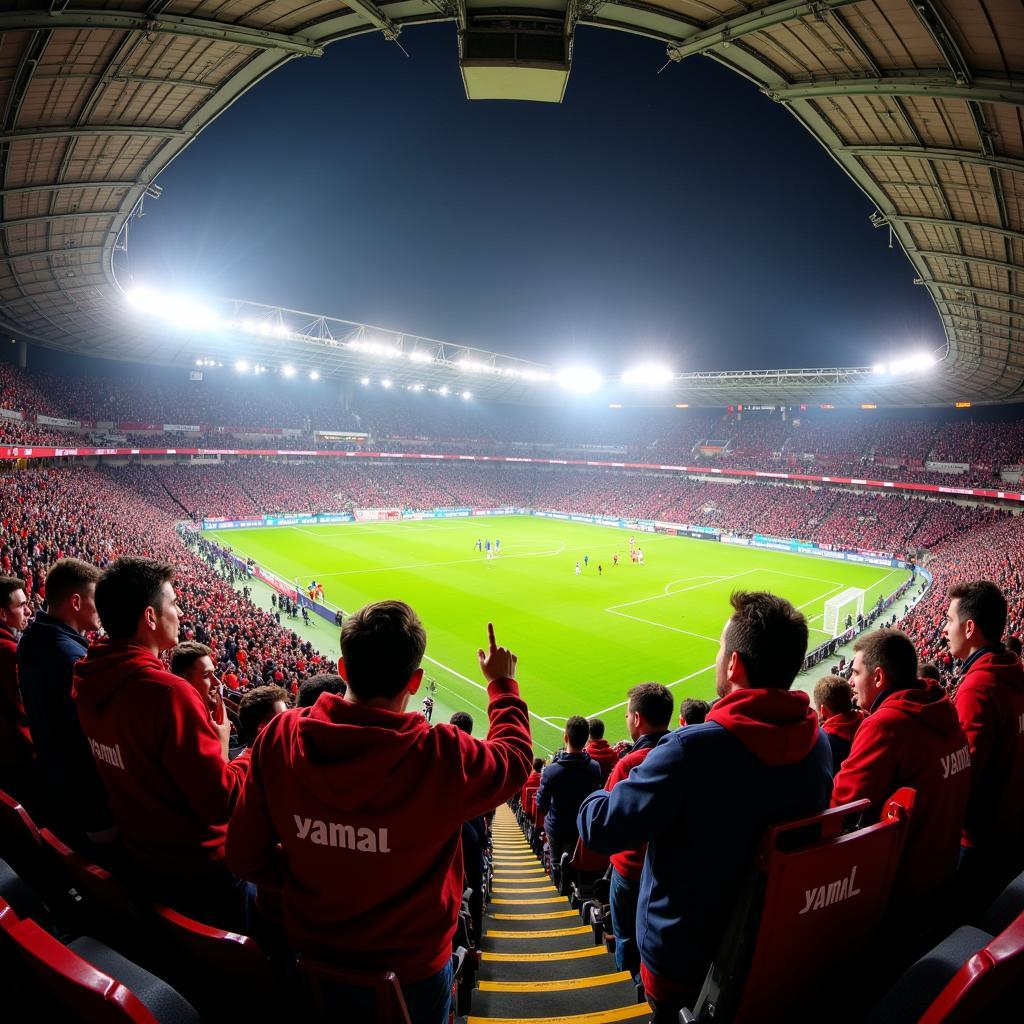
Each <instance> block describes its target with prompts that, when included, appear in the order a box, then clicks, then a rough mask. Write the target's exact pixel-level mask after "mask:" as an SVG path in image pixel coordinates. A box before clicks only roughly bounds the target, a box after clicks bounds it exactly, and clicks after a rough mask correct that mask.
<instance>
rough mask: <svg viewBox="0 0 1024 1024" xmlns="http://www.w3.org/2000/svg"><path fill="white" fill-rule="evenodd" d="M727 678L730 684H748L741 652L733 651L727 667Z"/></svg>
mask: <svg viewBox="0 0 1024 1024" xmlns="http://www.w3.org/2000/svg"><path fill="white" fill-rule="evenodd" d="M725 678H726V679H728V680H729V682H730V683H739V684H740V685H743V684H744V683H746V681H747V673H746V669H744V667H743V659H742V658H741V657H740V652H739V651H733V652H732V654H730V655H729V662H728V664H727V665H726V666H725Z"/></svg>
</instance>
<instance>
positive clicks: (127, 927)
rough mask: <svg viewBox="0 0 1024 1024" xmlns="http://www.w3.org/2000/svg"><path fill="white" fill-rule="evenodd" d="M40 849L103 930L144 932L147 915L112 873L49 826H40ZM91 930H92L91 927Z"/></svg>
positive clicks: (105, 931) (131, 933)
mask: <svg viewBox="0 0 1024 1024" xmlns="http://www.w3.org/2000/svg"><path fill="white" fill-rule="evenodd" d="M39 837H40V839H41V840H42V846H43V850H44V851H45V852H46V853H47V854H48V856H49V859H50V861H51V862H52V864H53V865H54V867H55V869H56V870H57V871H58V872H60V874H61V875H62V876H63V877H64V878H65V879H66V880H67V881H68V882H69V883H70V885H71V886H72V887H73V888H74V889H75V890H77V892H78V893H79V895H81V896H82V897H83V898H84V900H85V901H86V903H87V904H88V906H87V907H86V908H85V909H86V910H87V911H92V912H93V913H92V920H93V921H94V922H95V923H96V924H97V927H99V928H100V929H101V930H102V931H103V932H104V933H108V932H112V933H114V934H116V935H118V936H119V937H120V936H124V935H143V934H144V933H145V930H146V915H145V914H144V912H143V911H142V909H141V908H140V907H139V905H138V904H137V903H136V902H135V901H134V900H133V899H132V898H131V896H130V895H129V894H128V891H127V890H126V889H125V888H124V886H123V885H121V883H120V882H119V881H118V880H117V879H116V878H114V876H113V875H112V874H111V873H110V872H109V871H107V870H106V868H102V867H100V866H99V865H98V864H92V863H90V862H89V861H87V860H86V859H85V858H84V857H82V856H81V855H79V854H77V853H75V851H74V850H72V849H71V848H70V847H69V846H66V845H65V844H64V843H62V842H61V841H60V840H59V839H58V838H57V837H56V836H55V835H54V834H53V833H52V832H51V831H50V830H49V829H46V828H44V829H41V830H40V832H39ZM89 930H90V931H93V930H95V929H92V928H90V929H89Z"/></svg>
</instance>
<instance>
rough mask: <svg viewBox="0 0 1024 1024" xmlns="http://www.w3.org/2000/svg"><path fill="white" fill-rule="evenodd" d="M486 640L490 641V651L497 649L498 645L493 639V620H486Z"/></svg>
mask: <svg viewBox="0 0 1024 1024" xmlns="http://www.w3.org/2000/svg"><path fill="white" fill-rule="evenodd" d="M487 641H488V643H490V645H491V650H492V651H496V650H497V649H498V645H497V643H496V642H495V640H494V623H493V622H488V623H487Z"/></svg>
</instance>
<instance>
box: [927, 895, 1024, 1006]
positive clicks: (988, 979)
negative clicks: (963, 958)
mask: <svg viewBox="0 0 1024 1024" xmlns="http://www.w3.org/2000/svg"><path fill="white" fill-rule="evenodd" d="M1021 982H1024V914H1021V915H1020V916H1019V917H1018V918H1017V919H1016V920H1015V921H1014V922H1013V923H1012V924H1011V925H1010V926H1009V927H1008V928H1006V930H1005V931H1002V932H1000V933H999V934H998V935H996V936H995V937H994V938H993V939H992V941H991V942H989V944H988V945H987V946H985V948H984V949H980V950H979V951H978V952H977V953H975V954H974V956H972V957H971V958H970V959H969V960H968V961H967V963H965V964H964V965H963V967H961V968H960V970H959V971H957V972H956V974H955V975H954V976H953V978H952V979H951V980H950V981H949V982H948V984H947V985H946V987H945V988H944V989H943V990H942V991H941V992H940V993H939V995H938V996H937V997H936V999H935V1001H934V1002H933V1003H932V1004H931V1006H929V1007H928V1009H927V1010H926V1011H925V1013H924V1015H923V1016H922V1017H921V1019H920V1021H919V1024H968V1022H971V1021H980V1020H988V1019H992V1020H996V1019H999V1018H998V1017H996V1016H993V1017H991V1018H990V1017H989V1016H988V1014H989V1013H990V1011H992V1010H994V1009H995V1008H996V1007H997V1006H998V1005H999V1004H1000V1003H1001V1002H1002V1001H1003V1000H1004V999H1005V998H1006V997H1007V996H1008V995H1009V994H1010V993H1011V992H1012V991H1013V990H1014V989H1015V988H1016V987H1017V986H1018V985H1020V984H1021Z"/></svg>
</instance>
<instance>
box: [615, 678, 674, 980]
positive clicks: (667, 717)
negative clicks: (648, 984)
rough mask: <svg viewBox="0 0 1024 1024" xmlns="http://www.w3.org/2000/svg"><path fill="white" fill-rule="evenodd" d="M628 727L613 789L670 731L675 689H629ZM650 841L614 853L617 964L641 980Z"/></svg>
mask: <svg viewBox="0 0 1024 1024" xmlns="http://www.w3.org/2000/svg"><path fill="white" fill-rule="evenodd" d="M627 696H628V698H629V699H628V701H627V703H626V728H627V729H628V730H629V735H630V738H631V739H632V740H633V746H632V748H631V749H630V751H629V752H628V753H627V754H626V755H625V756H624V757H622V758H621V759H620V760H619V761H618V763H617V764H616V765H615V767H614V768H613V769H612V773H611V775H609V776H608V782H607V783H606V784H605V787H604V788H605V789H606V790H610V789H613V788H614V787H615V786H616V785H617V784H618V783H619V782H621V781H622V780H623V779H626V778H629V773H630V772H631V771H632V770H633V769H634V768H635V767H636V766H637V765H638V764H643V761H644V759H645V758H646V757H647V755H648V754H649V753H650V752H651V751H652V750H653V749H654V748H655V747H656V746H657V745H658V744H659V743H660V742H661V738H662V737H663V736H667V735H668V732H669V728H668V725H669V722H670V721H671V720H672V706H673V701H672V693H671V691H670V690H669V689H668V687H667V686H662V685H661V683H641V684H640V685H639V686H634V687H633V689H632V690H630V691H629V693H628V695H627ZM646 856H647V844H646V843H644V844H643V845H642V846H638V847H637V848H636V849H635V850H622V851H621V852H620V853H613V854H612V855H611V862H612V877H611V892H610V903H611V912H612V932H613V933H614V935H615V966H616V967H617V968H618V969H619V970H620V971H629V973H630V974H631V975H632V976H633V979H634V981H639V980H640V950H639V948H638V947H637V944H636V908H637V901H638V900H639V898H640V876H641V875H642V874H643V870H644V858H645V857H646Z"/></svg>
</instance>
